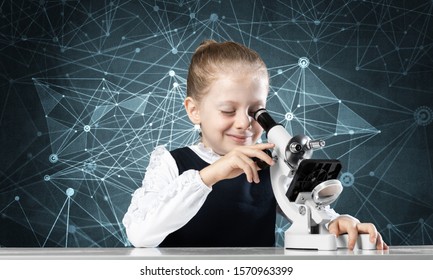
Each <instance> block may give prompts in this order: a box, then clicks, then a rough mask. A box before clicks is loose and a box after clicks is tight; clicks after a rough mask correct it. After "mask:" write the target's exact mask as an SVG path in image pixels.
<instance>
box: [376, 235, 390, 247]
mask: <svg viewBox="0 0 433 280" xmlns="http://www.w3.org/2000/svg"><path fill="white" fill-rule="evenodd" d="M376 249H377V250H388V245H387V244H386V243H385V242H383V239H382V235H380V233H378V235H377V243H376Z"/></svg>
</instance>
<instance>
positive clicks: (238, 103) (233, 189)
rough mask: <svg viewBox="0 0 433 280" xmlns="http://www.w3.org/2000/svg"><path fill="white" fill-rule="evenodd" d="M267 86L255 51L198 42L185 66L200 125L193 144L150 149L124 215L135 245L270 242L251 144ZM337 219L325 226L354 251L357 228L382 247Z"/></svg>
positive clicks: (267, 201) (265, 175)
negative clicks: (138, 185) (341, 236)
mask: <svg viewBox="0 0 433 280" xmlns="http://www.w3.org/2000/svg"><path fill="white" fill-rule="evenodd" d="M268 90H269V76H268V72H267V68H266V65H265V63H264V62H263V60H262V59H261V58H260V56H259V55H258V54H257V53H256V52H255V51H253V50H251V49H249V48H247V47H245V46H243V45H240V44H237V43H234V42H224V43H217V42H215V41H213V40H207V41H204V42H203V43H202V44H201V45H200V46H199V47H198V48H197V50H196V52H195V53H194V55H193V57H192V60H191V64H190V67H189V71H188V80H187V97H186V99H185V102H184V105H185V109H186V112H187V114H188V117H189V119H190V120H191V122H192V123H193V124H195V125H199V126H200V129H201V141H200V143H198V144H197V145H192V146H189V147H184V148H180V149H176V150H174V151H167V150H166V149H165V148H164V147H163V146H160V147H157V148H156V149H155V150H154V152H153V153H152V155H151V157H150V161H149V166H148V168H147V170H146V174H145V177H144V180H143V185H142V187H141V188H139V189H137V190H136V191H135V192H134V194H133V197H132V201H131V205H130V206H129V208H128V211H127V213H126V214H125V217H124V219H123V224H124V226H125V228H126V233H127V235H128V238H129V241H130V242H131V243H132V245H134V246H136V247H155V246H161V247H163V246H171V247H181V246H188V247H215V246H218V247H231V246H235V247H246V246H248V247H258V246H265V247H269V246H274V244H275V219H276V209H277V205H276V201H275V198H274V196H273V193H272V187H271V184H270V176H269V169H266V170H260V169H259V168H258V166H257V164H256V163H255V162H254V161H253V160H252V158H258V159H261V160H263V161H265V162H267V163H268V164H269V165H273V160H272V159H271V158H270V157H269V156H268V155H267V154H266V153H265V152H263V150H265V149H272V148H273V144H272V143H261V144H257V143H256V142H257V140H258V139H259V138H260V136H261V134H262V128H261V127H260V125H259V124H258V123H257V122H256V121H254V120H253V119H252V117H251V116H250V113H251V112H254V111H256V110H257V109H259V108H264V107H265V105H266V98H267V94H268ZM328 211H330V213H332V214H333V215H334V216H335V219H334V220H333V221H332V222H331V223H330V224H329V231H330V232H331V233H333V234H335V235H339V234H342V233H348V234H349V240H350V241H349V248H350V249H353V247H354V245H355V241H356V239H357V235H358V233H369V234H370V240H371V242H374V243H376V244H377V248H378V249H383V248H385V249H386V248H387V246H386V244H384V243H383V241H382V238H381V236H380V234H379V233H378V232H377V230H376V228H375V227H374V225H372V224H370V223H360V222H359V221H358V220H357V219H355V218H353V217H351V216H348V215H344V216H343V215H342V216H339V215H338V214H337V213H335V211H333V210H332V209H328Z"/></svg>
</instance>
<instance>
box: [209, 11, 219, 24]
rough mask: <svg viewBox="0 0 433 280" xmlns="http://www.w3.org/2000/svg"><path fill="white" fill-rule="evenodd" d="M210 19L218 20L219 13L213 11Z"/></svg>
mask: <svg viewBox="0 0 433 280" xmlns="http://www.w3.org/2000/svg"><path fill="white" fill-rule="evenodd" d="M209 19H210V21H212V22H215V21H217V20H218V14H216V13H212V14H211V15H210V17H209Z"/></svg>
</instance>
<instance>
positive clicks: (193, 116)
mask: <svg viewBox="0 0 433 280" xmlns="http://www.w3.org/2000/svg"><path fill="white" fill-rule="evenodd" d="M183 105H184V106H185V110H186V113H187V114H188V117H189V119H190V121H191V122H192V123H193V124H200V123H201V120H200V110H199V106H198V102H197V101H196V100H194V99H193V98H192V97H187V98H186V99H185V101H184V102H183Z"/></svg>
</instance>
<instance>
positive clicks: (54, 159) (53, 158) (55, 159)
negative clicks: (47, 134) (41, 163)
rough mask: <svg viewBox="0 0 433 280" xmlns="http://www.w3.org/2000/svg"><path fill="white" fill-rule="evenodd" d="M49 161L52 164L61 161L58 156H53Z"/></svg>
mask: <svg viewBox="0 0 433 280" xmlns="http://www.w3.org/2000/svg"><path fill="white" fill-rule="evenodd" d="M48 159H49V161H50V162H51V163H56V162H57V161H58V160H59V157H58V156H57V155H56V154H51V155H50V156H49V158H48Z"/></svg>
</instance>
